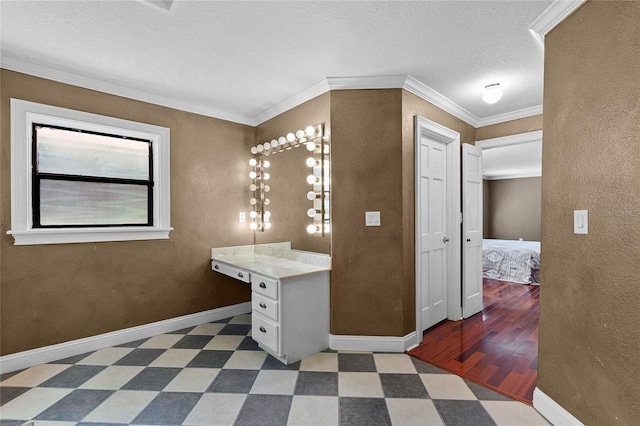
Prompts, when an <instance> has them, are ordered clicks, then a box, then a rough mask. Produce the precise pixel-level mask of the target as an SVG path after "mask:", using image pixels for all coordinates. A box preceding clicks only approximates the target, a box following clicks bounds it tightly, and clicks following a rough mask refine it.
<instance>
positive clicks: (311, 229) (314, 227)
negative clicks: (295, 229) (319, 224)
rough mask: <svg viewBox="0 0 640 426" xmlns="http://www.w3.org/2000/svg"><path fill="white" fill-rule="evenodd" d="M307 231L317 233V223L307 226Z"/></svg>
mask: <svg viewBox="0 0 640 426" xmlns="http://www.w3.org/2000/svg"><path fill="white" fill-rule="evenodd" d="M307 232H308V233H310V234H315V232H316V226H315V225H308V226H307Z"/></svg>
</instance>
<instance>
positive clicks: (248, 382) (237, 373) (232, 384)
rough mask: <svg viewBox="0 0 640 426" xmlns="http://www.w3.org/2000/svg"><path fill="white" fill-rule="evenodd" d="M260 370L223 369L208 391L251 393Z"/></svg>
mask: <svg viewBox="0 0 640 426" xmlns="http://www.w3.org/2000/svg"><path fill="white" fill-rule="evenodd" d="M258 373H259V370H221V371H220V373H218V375H217V376H216V378H215V379H214V380H213V383H211V385H209V388H208V389H207V392H217V393H249V391H250V390H251V387H252V386H253V382H255V381H256V377H258Z"/></svg>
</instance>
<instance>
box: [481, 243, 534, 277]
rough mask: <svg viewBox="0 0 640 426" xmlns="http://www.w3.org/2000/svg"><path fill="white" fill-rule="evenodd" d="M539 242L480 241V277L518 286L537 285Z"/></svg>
mask: <svg viewBox="0 0 640 426" xmlns="http://www.w3.org/2000/svg"><path fill="white" fill-rule="evenodd" d="M539 272H540V242H538V241H515V240H493V239H484V240H482V276H483V277H485V278H491V279H494V280H500V281H509V282H514V283H519V284H539V283H540V279H539V277H538V274H539Z"/></svg>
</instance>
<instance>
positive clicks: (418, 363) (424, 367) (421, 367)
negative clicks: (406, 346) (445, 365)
mask: <svg viewBox="0 0 640 426" xmlns="http://www.w3.org/2000/svg"><path fill="white" fill-rule="evenodd" d="M411 362H413V365H414V366H415V367H416V371H417V372H418V374H450V373H448V372H446V371H444V370H443V369H441V368H438V367H436V366H435V365H431V364H429V363H427V362H424V361H422V360H419V359H418V358H415V357H411Z"/></svg>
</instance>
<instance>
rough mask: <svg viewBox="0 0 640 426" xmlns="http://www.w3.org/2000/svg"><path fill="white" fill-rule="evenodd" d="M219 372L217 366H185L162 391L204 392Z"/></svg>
mask: <svg viewBox="0 0 640 426" xmlns="http://www.w3.org/2000/svg"><path fill="white" fill-rule="evenodd" d="M219 372H220V369H219V368H185V369H183V370H182V371H181V372H180V373H179V374H178V375H177V376H176V377H174V378H173V380H172V381H171V382H170V383H169V384H168V385H167V386H166V387H165V388H164V389H163V392H204V391H206V390H207V388H208V387H209V385H210V384H211V383H212V382H213V379H215V378H216V376H217V375H218V373H219Z"/></svg>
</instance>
